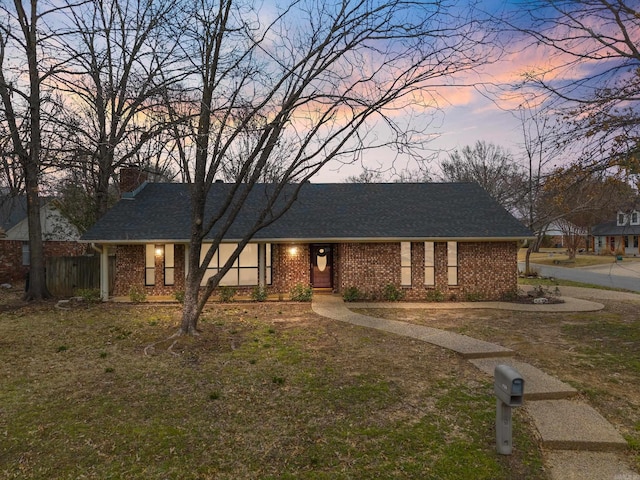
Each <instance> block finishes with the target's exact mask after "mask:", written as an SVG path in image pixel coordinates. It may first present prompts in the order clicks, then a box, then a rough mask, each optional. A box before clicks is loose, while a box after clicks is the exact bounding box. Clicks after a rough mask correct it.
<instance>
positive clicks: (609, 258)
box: [518, 248, 640, 268]
mask: <svg viewBox="0 0 640 480" xmlns="http://www.w3.org/2000/svg"><path fill="white" fill-rule="evenodd" d="M526 253H527V249H526V248H521V249H520V250H519V251H518V261H519V262H524V261H525V257H526ZM568 260H569V255H567V253H566V250H565V249H562V248H541V249H540V251H539V252H534V253H532V254H531V257H530V262H531V263H538V264H540V265H555V264H556V263H554V262H565V261H568ZM615 261H616V257H615V256H614V255H596V254H593V253H579V254H578V255H576V258H575V261H573V262H571V263H562V264H561V265H560V266H562V267H567V268H575V267H591V266H594V265H608V264H610V263H615ZM624 261H625V262H634V261H640V258H636V257H625V259H624Z"/></svg>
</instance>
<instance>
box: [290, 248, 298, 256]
mask: <svg viewBox="0 0 640 480" xmlns="http://www.w3.org/2000/svg"><path fill="white" fill-rule="evenodd" d="M297 253H298V247H289V255H291V256H294V255H296V254H297Z"/></svg>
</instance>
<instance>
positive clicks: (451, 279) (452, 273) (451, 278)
mask: <svg viewBox="0 0 640 480" xmlns="http://www.w3.org/2000/svg"><path fill="white" fill-rule="evenodd" d="M447 282H448V283H449V285H457V284H458V267H448V268H447Z"/></svg>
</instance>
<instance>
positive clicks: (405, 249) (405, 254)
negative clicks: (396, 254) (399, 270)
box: [400, 242, 411, 267]
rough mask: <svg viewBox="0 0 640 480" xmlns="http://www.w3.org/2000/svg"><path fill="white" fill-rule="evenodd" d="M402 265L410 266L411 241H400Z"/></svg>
mask: <svg viewBox="0 0 640 480" xmlns="http://www.w3.org/2000/svg"><path fill="white" fill-rule="evenodd" d="M400 265H402V266H403V267H408V266H410V265H411V243H409V242H400Z"/></svg>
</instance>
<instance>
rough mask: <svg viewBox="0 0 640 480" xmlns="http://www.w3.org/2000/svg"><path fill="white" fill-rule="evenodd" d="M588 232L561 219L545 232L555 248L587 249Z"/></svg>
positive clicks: (551, 224) (550, 225)
mask: <svg viewBox="0 0 640 480" xmlns="http://www.w3.org/2000/svg"><path fill="white" fill-rule="evenodd" d="M587 235H588V231H587V229H586V228H582V227H579V226H577V225H575V224H573V223H571V222H569V221H568V220H565V219H560V220H556V221H555V222H551V223H550V224H549V225H548V226H547V229H546V230H545V236H547V237H548V238H549V242H550V243H551V247H553V248H572V247H575V248H576V249H580V248H586V246H587V241H586V238H587Z"/></svg>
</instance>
